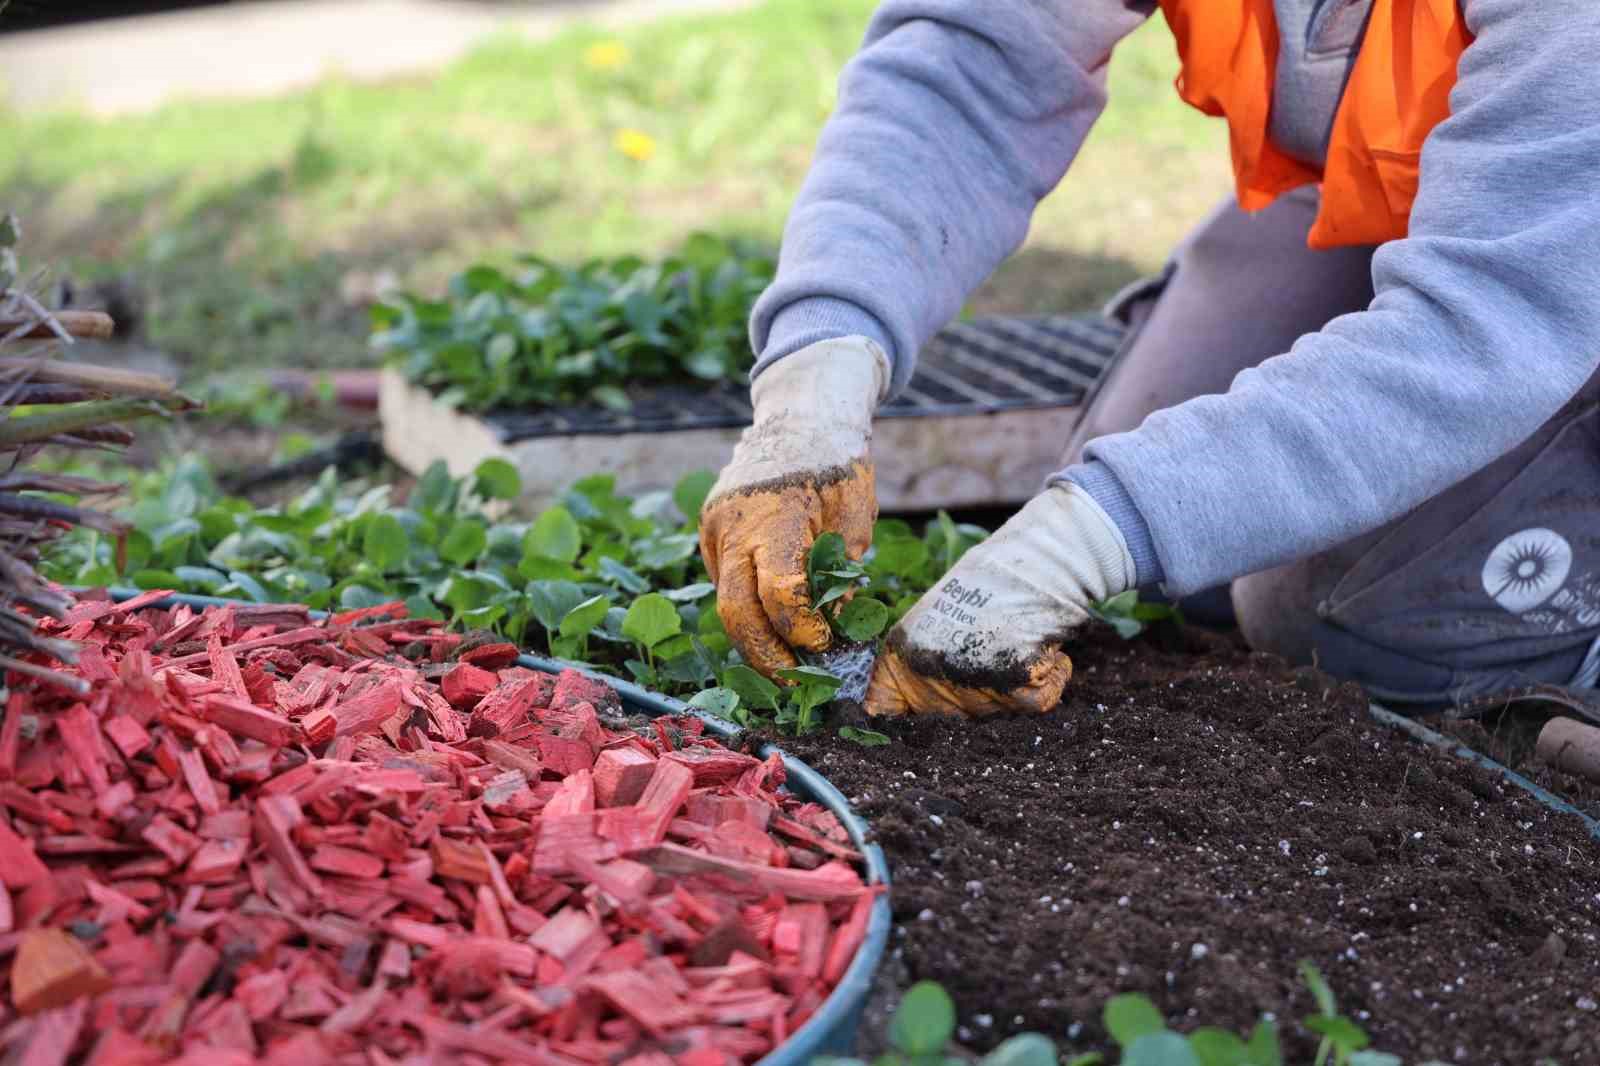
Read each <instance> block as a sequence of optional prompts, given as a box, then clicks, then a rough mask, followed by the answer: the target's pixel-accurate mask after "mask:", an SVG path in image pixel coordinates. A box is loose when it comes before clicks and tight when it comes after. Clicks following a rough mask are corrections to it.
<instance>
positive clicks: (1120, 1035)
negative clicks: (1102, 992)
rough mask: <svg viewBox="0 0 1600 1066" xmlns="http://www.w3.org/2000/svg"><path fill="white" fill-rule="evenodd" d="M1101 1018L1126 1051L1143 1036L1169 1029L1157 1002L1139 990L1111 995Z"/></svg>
mask: <svg viewBox="0 0 1600 1066" xmlns="http://www.w3.org/2000/svg"><path fill="white" fill-rule="evenodd" d="M1101 1019H1102V1021H1103V1022H1104V1023H1105V1027H1106V1031H1107V1032H1108V1033H1110V1034H1111V1039H1113V1040H1115V1041H1116V1042H1117V1046H1118V1047H1121V1048H1122V1049H1123V1050H1124V1051H1126V1050H1127V1049H1128V1048H1129V1047H1131V1046H1132V1045H1133V1042H1134V1041H1135V1040H1137V1039H1139V1038H1140V1037H1141V1036H1145V1035H1148V1034H1151V1033H1164V1032H1166V1030H1167V1023H1166V1020H1165V1019H1163V1018H1162V1017H1161V1012H1160V1011H1159V1010H1157V1009H1156V1006H1155V1004H1154V1003H1151V1002H1150V997H1148V996H1145V995H1141V994H1140V993H1137V992H1127V993H1124V994H1123V995H1120V996H1113V997H1111V999H1110V1001H1108V1002H1107V1003H1106V1005H1105V1009H1104V1010H1103V1011H1102V1013H1101Z"/></svg>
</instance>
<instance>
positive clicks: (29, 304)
mask: <svg viewBox="0 0 1600 1066" xmlns="http://www.w3.org/2000/svg"><path fill="white" fill-rule="evenodd" d="M19 239H20V231H19V228H18V225H17V221H16V219H15V218H13V217H11V216H10V215H6V216H4V217H0V668H4V669H8V670H14V671H16V672H18V673H21V674H26V675H28V676H32V677H37V678H39V679H41V680H45V681H48V682H50V683H53V684H57V685H62V686H64V687H67V688H72V689H76V688H79V687H81V686H82V685H83V681H82V679H81V678H78V677H75V676H71V675H68V674H64V673H60V672H57V671H55V670H52V669H51V668H50V666H49V661H50V660H56V661H60V662H69V663H70V662H75V661H76V652H75V650H74V646H73V645H72V644H71V643H69V642H67V641H63V640H52V639H48V638H45V637H42V636H40V635H39V634H38V633H37V631H36V623H37V619H38V617H39V616H49V617H52V618H61V617H63V616H64V614H65V612H66V610H67V609H68V608H69V607H70V606H71V602H72V601H71V599H70V597H68V596H67V595H66V594H65V593H63V592H62V591H61V590H60V589H58V588H55V587H52V586H51V585H49V584H48V583H46V582H45V581H44V580H43V579H41V578H40V577H39V575H38V574H37V573H35V572H34V569H33V563H34V562H36V561H37V560H38V558H39V551H40V548H41V547H42V546H43V545H44V544H46V543H48V542H49V541H51V540H54V539H55V538H57V537H59V536H61V535H62V534H63V533H64V532H66V531H67V530H68V529H70V528H71V527H73V526H87V527H88V528H90V529H94V530H98V531H100V532H102V533H105V534H107V535H108V536H112V537H116V538H118V545H119V550H120V546H121V538H122V537H124V536H125V535H126V534H127V533H128V530H129V527H128V525H127V524H126V523H125V522H123V521H122V520H121V519H118V518H116V517H115V516H113V515H110V514H107V513H105V512H102V511H97V510H93V509H90V508H85V507H81V506H79V505H78V504H77V503H76V502H68V501H63V500H62V499H61V497H62V496H67V497H82V496H99V495H106V494H110V493H113V492H116V491H117V490H118V489H119V488H120V486H118V485H114V484H108V483H105V482H101V481H96V480H94V479H92V478H84V477H77V476H73V475H68V474H54V473H48V472H44V471H35V470H30V469H29V464H30V463H31V462H33V461H34V460H35V459H36V458H37V457H38V456H39V455H40V453H41V452H43V451H44V450H46V449H49V448H72V449H85V448H93V449H100V450H108V451H118V450H120V449H121V448H124V447H126V446H127V445H128V444H129V443H131V442H132V440H133V436H132V434H131V433H129V432H128V431H127V430H126V429H125V428H123V426H122V425H121V424H120V423H123V422H127V421H131V420H133V419H136V418H146V417H149V416H152V415H164V414H168V413H170V412H173V411H178V410H184V409H186V408H189V407H192V406H193V404H192V402H191V401H189V400H188V399H186V398H185V397H184V396H183V395H182V394H180V393H179V392H178V391H177V388H176V386H174V385H173V383H171V382H169V381H164V380H162V379H161V378H157V377H154V376H151V375H148V374H139V373H133V372H131V371H127V370H118V369H112V368H108V367H95V366H87V365H83V364H79V363H67V362H63V361H61V360H60V358H59V356H60V355H61V353H62V351H63V349H64V348H65V347H66V346H67V345H70V344H73V343H74V342H75V341H76V340H77V339H78V338H80V337H81V338H105V337H109V336H110V335H111V333H112V328H113V323H112V321H111V318H110V316H109V315H106V314H103V313H102V312H99V311H62V312H52V311H50V310H48V309H46V308H45V307H44V306H43V305H42V304H40V303H39V301H38V300H37V299H35V298H34V297H33V295H32V294H31V292H30V291H29V290H30V288H32V286H30V285H29V284H28V283H27V281H26V279H24V278H23V276H22V274H21V271H20V270H19V267H18V262H17V244H18V242H19ZM40 493H48V494H50V495H39V494H40Z"/></svg>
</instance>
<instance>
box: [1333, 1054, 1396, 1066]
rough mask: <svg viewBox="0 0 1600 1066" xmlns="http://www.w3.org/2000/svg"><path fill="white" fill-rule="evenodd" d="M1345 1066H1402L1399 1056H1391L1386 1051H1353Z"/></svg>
mask: <svg viewBox="0 0 1600 1066" xmlns="http://www.w3.org/2000/svg"><path fill="white" fill-rule="evenodd" d="M1347 1066H1404V1064H1403V1062H1402V1060H1401V1058H1400V1056H1399V1055H1391V1054H1389V1053H1388V1052H1387V1051H1354V1052H1351V1054H1350V1058H1349V1059H1348V1060H1347Z"/></svg>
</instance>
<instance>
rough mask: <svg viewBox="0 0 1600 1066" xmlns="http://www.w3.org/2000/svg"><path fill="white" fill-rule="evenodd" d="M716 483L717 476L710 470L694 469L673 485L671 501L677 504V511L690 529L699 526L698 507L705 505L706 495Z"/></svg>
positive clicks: (709, 493)
mask: <svg viewBox="0 0 1600 1066" xmlns="http://www.w3.org/2000/svg"><path fill="white" fill-rule="evenodd" d="M716 483H717V476H716V475H715V474H713V473H711V471H709V470H696V471H695V472H694V473H692V474H685V475H684V476H683V477H682V478H680V479H678V483H677V485H675V486H674V487H673V489H672V502H673V503H675V504H677V506H678V513H679V514H681V515H683V517H684V521H686V522H687V523H688V524H689V528H690V529H699V528H700V508H702V507H704V506H705V502H706V497H707V496H709V495H711V488H712V486H713V485H715V484H716Z"/></svg>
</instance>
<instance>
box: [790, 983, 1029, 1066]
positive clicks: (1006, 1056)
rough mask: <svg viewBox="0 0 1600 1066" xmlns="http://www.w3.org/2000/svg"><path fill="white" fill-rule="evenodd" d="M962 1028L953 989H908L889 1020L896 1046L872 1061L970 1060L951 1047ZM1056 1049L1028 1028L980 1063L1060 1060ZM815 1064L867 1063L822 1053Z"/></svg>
mask: <svg viewBox="0 0 1600 1066" xmlns="http://www.w3.org/2000/svg"><path fill="white" fill-rule="evenodd" d="M955 1034H956V1007H955V1003H953V1002H952V1001H951V999H950V994H949V993H948V992H946V991H945V990H944V989H943V988H942V987H940V986H939V985H938V984H937V983H936V982H933V981H919V982H918V983H917V984H914V985H912V986H911V987H910V988H909V989H907V991H906V994H905V996H904V997H903V998H902V999H901V1000H900V1006H899V1008H898V1009H896V1010H895V1012H894V1017H893V1019H891V1020H890V1022H889V1045H890V1050H889V1051H888V1052H886V1053H885V1054H883V1055H881V1056H879V1057H878V1058H877V1059H876V1060H874V1062H873V1064H872V1066H966V1064H967V1063H968V1062H969V1061H973V1060H968V1059H967V1058H964V1057H961V1056H958V1055H955V1054H953V1053H952V1052H951V1048H950V1041H951V1040H952V1039H953V1038H954V1037H955ZM1057 1061H1058V1060H1057V1058H1056V1049H1055V1045H1054V1044H1052V1043H1051V1042H1050V1041H1049V1040H1048V1039H1047V1038H1045V1037H1043V1036H1040V1035H1039V1034H1037V1033H1023V1034H1021V1035H1020V1036H1014V1037H1012V1038H1011V1039H1009V1040H1007V1041H1005V1042H1004V1043H1003V1044H1001V1045H1000V1046H999V1047H997V1048H995V1049H994V1050H993V1051H991V1052H989V1054H987V1055H985V1056H983V1057H982V1058H981V1059H977V1060H975V1062H976V1066H1057ZM812 1066H866V1063H864V1062H863V1061H862V1060H860V1059H847V1058H832V1057H827V1058H817V1059H813V1060H812Z"/></svg>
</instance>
